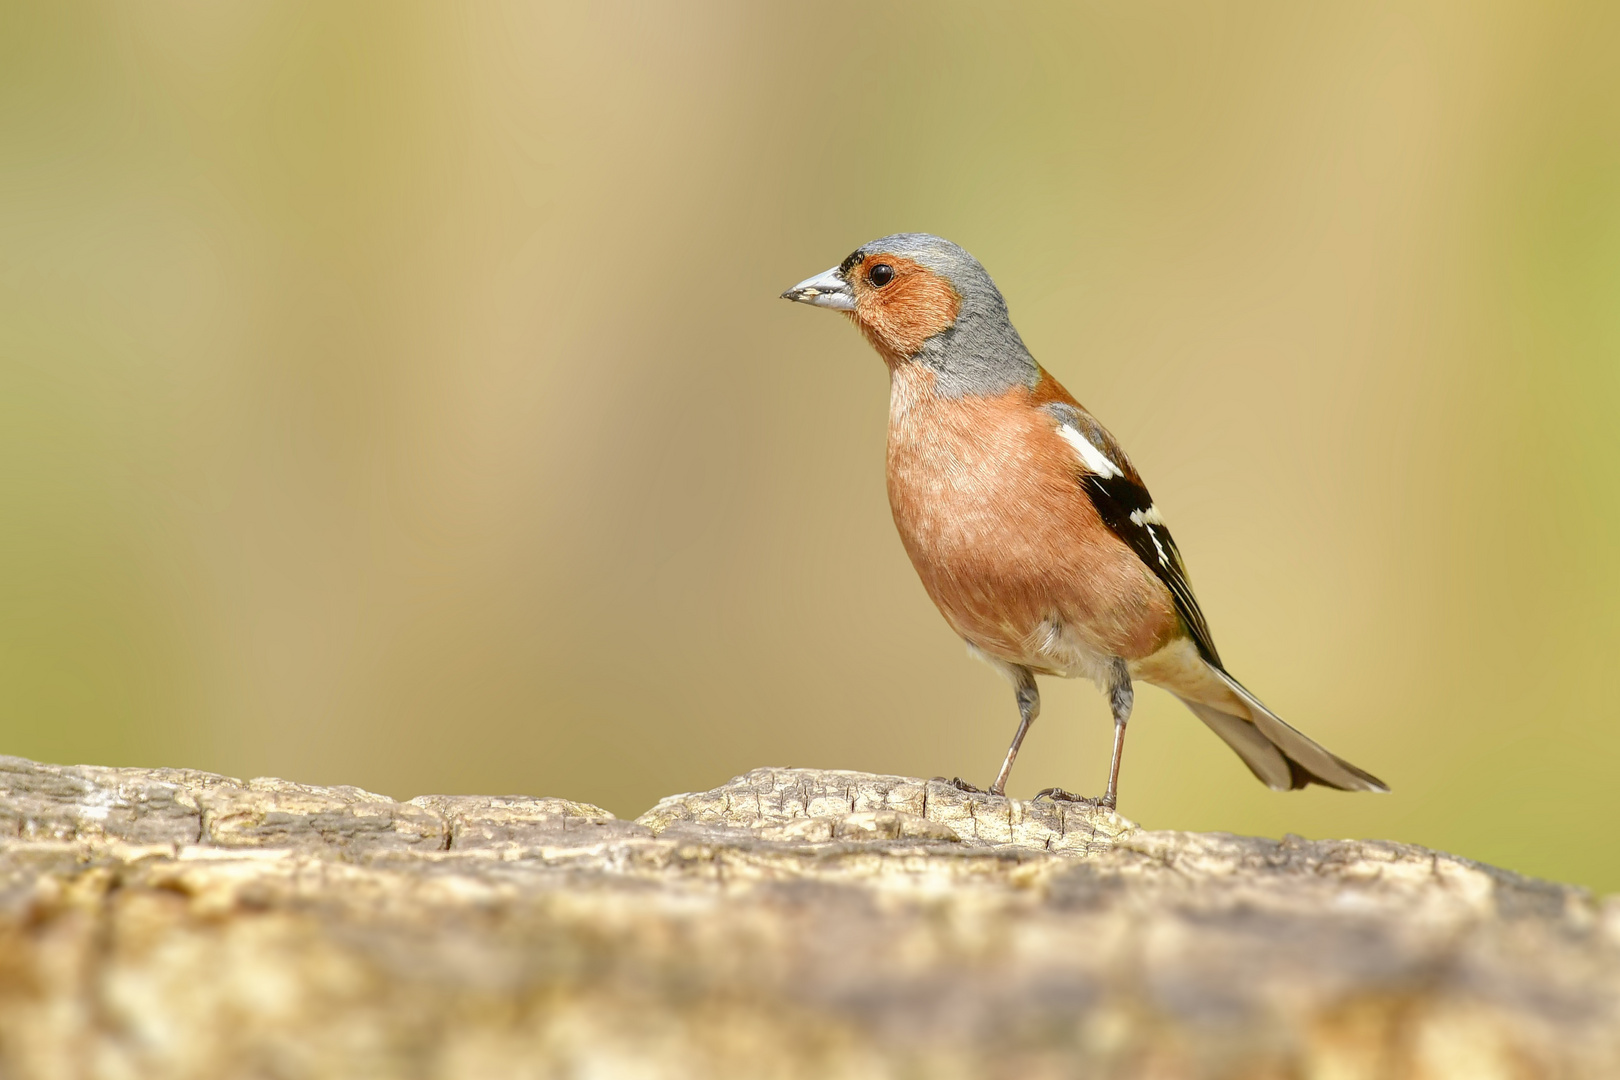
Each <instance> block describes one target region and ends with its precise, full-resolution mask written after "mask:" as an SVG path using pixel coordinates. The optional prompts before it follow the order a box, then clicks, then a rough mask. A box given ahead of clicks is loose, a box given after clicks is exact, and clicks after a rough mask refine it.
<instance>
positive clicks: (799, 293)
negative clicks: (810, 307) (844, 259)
mask: <svg viewBox="0 0 1620 1080" xmlns="http://www.w3.org/2000/svg"><path fill="white" fill-rule="evenodd" d="M782 299H784V300H795V301H797V302H799V303H801V304H814V305H815V306H816V307H824V308H832V309H833V310H834V311H854V310H855V294H854V293H853V292H851V291H850V288H849V282H847V281H845V280H844V275H843V274H842V273H840V272H839V270H838V267H836V266H835V267H833V268H832V269H831V270H828V271H826V272H824V273H820V274H817V275H816V276H815V277H813V278H805V279H804V280H803V281H801V282H799V283H798V284H797V285H795V286H793V288H791V289H789V290H788V291H787V292H785V293H783V294H782Z"/></svg>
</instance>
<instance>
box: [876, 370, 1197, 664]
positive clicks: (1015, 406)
mask: <svg viewBox="0 0 1620 1080" xmlns="http://www.w3.org/2000/svg"><path fill="white" fill-rule="evenodd" d="M892 371H893V375H892V383H891V396H890V409H889V444H888V482H889V506H890V509H891V510H892V511H893V512H894V523H895V526H896V527H897V528H898V529H899V531H900V538H901V541H902V542H903V543H904V544H905V548H906V552H907V554H908V555H910V556H911V562H912V565H913V566H915V567H916V569H917V573H918V574H919V575H920V576H921V578H922V582H923V586H924V588H926V589H927V590H928V594H929V596H931V597H932V598H933V600H934V603H935V604H936V605H937V606H938V607H939V609H940V612H941V613H942V614H943V615H944V616H945V619H946V621H947V622H949V623H950V624H951V626H952V627H953V628H954V629H955V630H956V631H957V632H958V633H959V634H961V635H962V636H963V637H964V638H966V639H967V640H968V641H970V642H972V643H973V644H974V645H976V646H977V647H979V648H980V649H982V650H984V651H985V652H987V653H989V654H990V655H992V656H995V657H997V658H999V659H1002V660H1005V661H1008V662H1010V663H1018V664H1025V665H1027V666H1030V667H1033V668H1035V669H1037V670H1044V671H1051V672H1053V673H1056V674H1074V673H1077V672H1076V671H1075V670H1059V669H1060V668H1063V667H1064V666H1065V665H1066V663H1067V661H1065V660H1063V658H1062V656H1061V655H1059V654H1057V653H1053V651H1052V649H1051V648H1050V644H1051V641H1052V640H1053V634H1054V629H1060V630H1062V631H1063V632H1064V633H1065V634H1067V635H1069V636H1070V637H1071V638H1074V639H1078V640H1079V641H1080V642H1082V643H1083V644H1084V647H1085V648H1086V649H1088V650H1090V651H1091V652H1092V653H1094V654H1095V655H1096V656H1101V657H1110V656H1123V657H1124V658H1125V659H1127V660H1135V659H1140V658H1142V657H1145V656H1148V655H1150V654H1152V653H1153V652H1155V651H1156V650H1157V649H1158V648H1159V647H1160V646H1162V645H1163V644H1165V643H1166V642H1168V641H1169V640H1170V639H1171V638H1172V637H1174V635H1175V633H1176V632H1177V631H1178V627H1179V624H1178V622H1177V616H1176V614H1175V608H1174V604H1173V602H1172V601H1171V598H1170V595H1169V592H1168V591H1167V590H1166V589H1165V588H1164V586H1163V584H1162V583H1160V582H1159V580H1158V579H1157V578H1156V577H1155V576H1154V575H1153V573H1152V571H1151V570H1149V569H1148V568H1147V567H1146V566H1144V565H1143V564H1142V563H1141V561H1140V560H1139V559H1138V558H1137V557H1136V555H1135V554H1134V553H1133V552H1132V551H1131V550H1130V548H1129V547H1127V546H1126V545H1125V544H1124V542H1123V541H1121V540H1119V539H1118V538H1117V537H1116V536H1114V534H1113V533H1112V532H1110V531H1109V529H1108V528H1107V526H1106V525H1104V524H1103V522H1102V520H1101V518H1100V517H1099V516H1098V514H1097V511H1096V509H1095V508H1094V507H1093V506H1092V504H1091V500H1090V499H1089V498H1087V496H1086V495H1085V493H1084V491H1083V490H1082V489H1081V486H1080V484H1079V480H1078V476H1077V472H1076V470H1077V462H1076V460H1075V457H1074V452H1073V450H1072V449H1071V448H1070V447H1069V446H1068V445H1067V444H1066V443H1065V442H1064V441H1063V439H1062V438H1061V437H1060V436H1059V435H1058V434H1057V432H1056V427H1055V425H1054V423H1053V421H1052V420H1051V418H1050V417H1049V416H1048V415H1047V414H1046V413H1044V412H1043V411H1041V410H1040V409H1039V408H1038V407H1037V405H1038V402H1037V401H1036V400H1035V397H1034V395H1033V394H1032V393H1031V391H1029V390H1026V389H1024V388H1022V387H1016V388H1014V389H1013V390H1012V391H1009V392H1008V393H1007V394H1005V395H1002V396H1000V397H995V398H987V397H971V396H969V397H961V398H942V397H937V396H935V394H934V393H933V380H934V376H933V373H932V372H930V371H928V370H927V369H926V368H924V367H922V366H921V365H919V364H902V365H898V366H896V367H895V368H893V369H892ZM1059 652H1060V653H1061V650H1059Z"/></svg>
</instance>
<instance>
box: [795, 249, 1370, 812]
mask: <svg viewBox="0 0 1620 1080" xmlns="http://www.w3.org/2000/svg"><path fill="white" fill-rule="evenodd" d="M782 296H783V298H784V299H788V300H794V301H797V302H799V303H803V304H812V305H814V306H816V307H824V308H831V309H832V310H834V311H841V312H843V313H845V314H846V315H848V316H849V317H850V318H851V319H852V320H853V321H854V323H855V325H856V326H857V327H859V328H860V331H861V333H862V334H864V335H865V337H866V340H867V341H869V342H870V343H871V345H872V347H873V348H874V349H876V350H877V352H878V355H879V356H881V357H882V358H883V361H884V363H885V364H887V365H888V368H889V438H888V481H889V484H888V486H889V507H890V509H891V510H892V511H893V513H894V523H895V526H896V527H897V528H898V529H899V530H900V539H901V541H902V542H903V543H904V544H905V548H906V553H907V554H908V555H910V556H911V563H912V565H913V566H915V567H916V568H917V573H918V575H919V576H921V578H922V582H923V586H924V588H926V589H927V590H928V595H929V596H930V597H932V598H933V601H934V603H935V605H936V606H938V608H939V610H940V613H941V614H942V615H944V616H945V621H946V622H948V623H950V625H951V628H952V629H953V630H955V631H956V632H957V633H958V634H960V635H961V636H962V638H963V639H964V640H965V641H966V642H967V646H968V651H969V652H970V653H972V654H973V655H974V656H977V657H979V658H980V659H982V660H984V661H986V662H987V663H989V664H990V665H991V666H992V667H994V668H995V669H996V670H997V671H999V672H1001V674H1002V675H1004V676H1005V677H1006V678H1007V680H1008V681H1009V682H1011V683H1012V686H1013V691H1014V694H1015V697H1016V699H1017V702H1018V714H1019V719H1018V730H1017V733H1016V734H1014V736H1013V740H1012V745H1011V746H1010V747H1009V748H1008V750H1007V757H1006V760H1005V761H1003V762H1002V765H1001V771H1000V772H999V773H998V774H997V775H996V779H995V782H994V783H993V784H991V786H990V792H991V793H992V794H996V795H1001V794H1004V792H1005V790H1006V786H1007V777H1008V775H1009V774H1010V773H1011V772H1012V767H1013V762H1014V761H1015V760H1016V759H1017V757H1018V749H1019V747H1020V746H1022V745H1023V742H1024V737H1025V736H1026V735H1027V734H1028V733H1029V728H1030V725H1031V724H1032V723H1033V722H1034V720H1035V717H1036V716H1037V715H1038V714H1039V713H1040V707H1041V698H1040V691H1039V690H1038V689H1037V688H1036V685H1035V676H1036V675H1038V674H1039V675H1061V676H1064V677H1066V678H1073V677H1076V676H1083V677H1085V678H1089V679H1091V680H1093V681H1094V682H1096V683H1097V685H1098V686H1099V687H1100V688H1101V689H1103V690H1104V691H1106V693H1107V694H1108V699H1109V704H1110V706H1111V707H1112V710H1113V714H1114V752H1113V759H1112V762H1111V763H1110V765H1109V769H1108V788H1107V790H1106V791H1105V793H1104V794H1103V796H1102V799H1101V800H1100V802H1101V804H1102V805H1104V806H1106V807H1109V808H1112V807H1113V806H1114V805H1115V803H1116V802H1117V799H1118V794H1119V763H1120V755H1121V752H1122V751H1123V749H1124V745H1125V725H1126V722H1127V721H1128V720H1129V719H1130V715H1131V704H1132V700H1133V694H1132V689H1131V687H1132V681H1133V680H1135V679H1141V680H1144V681H1146V682H1149V683H1152V684H1153V685H1155V686H1161V687H1163V688H1165V689H1166V690H1168V691H1170V692H1171V693H1172V694H1174V695H1176V697H1178V698H1180V699H1181V700H1182V702H1184V703H1185V704H1186V706H1187V707H1188V708H1189V709H1191V710H1192V711H1193V712H1194V713H1195V714H1196V715H1197V716H1198V718H1199V719H1200V720H1202V721H1204V723H1206V724H1208V725H1209V726H1210V727H1211V728H1212V729H1214V731H1215V734H1217V735H1219V736H1220V737H1221V738H1222V739H1224V740H1225V741H1226V743H1227V745H1229V746H1230V747H1231V748H1232V749H1233V750H1235V751H1236V752H1237V755H1238V756H1239V757H1240V758H1242V759H1243V762H1244V764H1246V765H1247V766H1248V767H1249V769H1250V770H1251V771H1252V772H1253V773H1254V775H1255V776H1257V777H1258V778H1259V779H1260V780H1261V781H1262V782H1264V783H1265V784H1266V785H1267V786H1268V787H1271V788H1273V789H1275V790H1278V791H1286V790H1290V789H1293V788H1302V787H1305V786H1306V785H1308V784H1322V785H1324V786H1326V787H1332V788H1339V789H1342V790H1345V791H1388V790H1389V789H1388V788H1387V787H1386V786H1385V785H1384V783H1383V782H1382V781H1380V780H1379V779H1377V778H1376V777H1374V776H1373V775H1371V774H1370V773H1367V772H1364V771H1363V770H1361V769H1358V768H1356V766H1354V765H1352V764H1350V763H1349V762H1348V761H1345V760H1344V759H1342V758H1339V757H1336V756H1335V755H1333V754H1331V753H1329V752H1328V751H1327V750H1325V749H1323V748H1322V747H1321V746H1319V745H1317V744H1316V743H1315V742H1313V741H1312V740H1310V739H1308V738H1306V737H1305V736H1304V735H1303V734H1301V733H1300V732H1298V731H1296V730H1295V729H1294V728H1292V727H1290V726H1289V725H1288V724H1286V723H1284V722H1283V720H1282V719H1281V718H1280V717H1279V716H1277V714H1276V713H1274V712H1272V711H1271V710H1270V709H1268V708H1266V706H1265V705H1263V704H1261V702H1260V700H1259V699H1258V698H1256V697H1255V696H1254V695H1253V694H1251V693H1250V692H1249V691H1248V690H1247V689H1245V688H1244V687H1243V685H1242V684H1241V683H1239V682H1238V681H1237V680H1236V679H1234V678H1233V677H1232V676H1231V675H1230V674H1228V673H1227V671H1226V669H1225V667H1224V666H1223V665H1222V664H1221V658H1220V654H1219V653H1217V652H1216V650H1215V641H1214V638H1212V637H1211V636H1210V632H1209V624H1208V623H1206V622H1205V621H1204V614H1203V612H1202V611H1200V610H1199V607H1198V601H1197V599H1196V598H1195V597H1194V596H1193V591H1192V586H1191V585H1190V584H1189V583H1188V580H1187V571H1186V568H1185V567H1184V566H1183V565H1182V561H1181V553H1180V551H1178V550H1177V548H1176V542H1175V541H1174V540H1173V539H1171V536H1170V530H1169V529H1168V528H1166V527H1165V523H1164V519H1163V517H1161V516H1160V514H1159V511H1158V508H1157V507H1155V506H1154V504H1153V497H1152V496H1151V495H1149V494H1148V490H1147V487H1146V486H1145V485H1144V484H1143V483H1142V478H1141V477H1140V476H1139V475H1138V474H1137V472H1136V469H1135V468H1134V467H1132V465H1131V462H1130V459H1129V458H1128V457H1126V456H1125V451H1124V450H1123V449H1121V448H1120V445H1119V443H1118V442H1117V441H1116V440H1115V439H1114V437H1113V436H1112V435H1110V434H1109V433H1108V431H1107V429H1105V428H1104V427H1103V426H1102V425H1101V424H1100V423H1098V422H1097V420H1096V418H1095V417H1093V416H1092V415H1091V414H1090V413H1088V412H1087V411H1086V410H1085V409H1084V408H1082V407H1081V406H1080V403H1079V402H1077V401H1075V400H1074V398H1073V397H1071V396H1070V394H1069V392H1068V391H1067V390H1065V389H1064V388H1063V387H1062V385H1060V384H1059V383H1058V381H1057V380H1056V379H1054V378H1053V377H1052V376H1051V375H1050V374H1048V373H1047V372H1046V371H1044V370H1043V369H1042V368H1041V366H1040V365H1039V364H1037V363H1036V362H1035V359H1034V357H1032V356H1031V355H1030V353H1029V350H1028V349H1027V348H1025V346H1024V342H1023V339H1022V338H1020V337H1019V336H1018V331H1017V330H1015V329H1014V328H1013V325H1012V322H1011V321H1010V320H1009V319H1008V316H1007V304H1006V301H1004V300H1003V299H1002V297H1001V293H1000V292H999V291H998V290H997V289H996V286H995V282H993V281H992V280H991V279H990V275H989V274H987V273H986V272H985V270H984V267H982V266H980V265H979V262H978V260H976V259H974V258H973V256H972V255H969V254H968V253H967V252H966V251H964V250H962V249H961V248H959V247H957V246H956V245H955V244H953V243H951V242H950V241H948V240H943V239H941V238H939V237H937V236H930V235H928V234H926V233H898V234H896V235H894V236H885V237H883V238H882V239H881V240H873V241H872V242H871V243H868V244H864V245H862V246H861V247H860V248H858V249H856V250H855V251H854V252H853V253H852V254H851V255H850V256H849V257H848V258H847V259H845V260H844V261H843V262H842V263H840V264H839V265H837V266H836V267H834V268H832V269H831V270H828V271H827V272H825V273H823V274H817V275H816V276H815V277H812V278H808V279H807V280H805V281H801V282H800V283H799V284H797V285H795V286H793V288H791V289H789V290H788V291H787V292H785V293H783V294H782ZM958 783H959V784H960V785H961V786H963V787H967V788H969V789H970V790H976V789H972V788H971V786H970V785H967V784H962V782H961V781H958ZM1041 794H1042V795H1045V796H1049V797H1052V798H1059V799H1068V800H1075V799H1077V798H1078V797H1077V796H1073V795H1070V794H1069V793H1068V792H1065V791H1062V790H1061V789H1057V788H1049V789H1047V790H1046V791H1044V792H1042V793H1041ZM1037 797H1039V796H1037Z"/></svg>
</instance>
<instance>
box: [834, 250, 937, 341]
mask: <svg viewBox="0 0 1620 1080" xmlns="http://www.w3.org/2000/svg"><path fill="white" fill-rule="evenodd" d="M885 266H886V267H888V268H889V272H888V273H885V272H884V271H883V270H881V269H880V268H881V267H885ZM846 273H847V277H848V280H849V283H850V286H851V288H852V289H853V290H854V292H855V310H854V311H852V312H850V317H851V318H853V319H854V320H855V324H856V325H857V326H859V327H860V328H861V333H863V334H865V335H866V339H867V340H868V341H870V342H871V343H872V347H873V348H875V349H876V350H877V351H878V353H879V354H880V355H881V356H882V357H883V359H884V360H886V361H887V362H888V363H890V364H897V363H900V362H902V361H904V360H908V359H910V358H911V357H913V356H915V355H916V354H917V350H919V349H921V348H922V346H923V342H925V341H927V340H928V339H929V338H931V337H933V336H934V335H935V334H937V333H939V332H940V331H941V330H944V329H945V328H947V327H949V326H950V325H951V324H952V323H954V322H956V315H957V312H958V311H959V310H960V309H961V307H962V298H961V297H960V296H958V295H957V292H956V290H955V289H953V288H951V285H950V282H948V281H946V280H945V279H944V278H942V277H940V276H939V275H938V274H936V273H934V272H933V271H932V270H928V269H925V268H924V267H922V266H919V265H918V264H917V263H915V262H913V261H912V260H910V259H902V258H899V257H897V256H893V255H882V254H879V255H868V256H867V257H866V258H864V259H862V260H861V261H860V263H859V264H858V265H856V266H853V267H851V268H850V269H849V270H848V271H847V272H846ZM885 278H887V280H886V281H885V280H884V279H885Z"/></svg>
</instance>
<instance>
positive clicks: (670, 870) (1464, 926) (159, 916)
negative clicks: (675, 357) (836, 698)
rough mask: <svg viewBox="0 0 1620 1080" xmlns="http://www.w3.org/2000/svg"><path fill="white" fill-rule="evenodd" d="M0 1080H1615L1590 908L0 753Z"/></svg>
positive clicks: (1421, 858)
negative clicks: (391, 794) (993, 1079)
mask: <svg viewBox="0 0 1620 1080" xmlns="http://www.w3.org/2000/svg"><path fill="white" fill-rule="evenodd" d="M0 828H3V829H4V832H5V834H6V835H7V839H6V840H5V841H4V842H3V843H0V937H3V942H0V1075H3V1076H5V1077H8V1078H9V1077H19V1078H20V1077H166V1078H191V1077H198V1078H202V1077H208V1078H236V1077H241V1078H249V1077H252V1078H261V1077H289V1078H291V1077H334V1078H335V1077H346V1078H347V1077H435V1078H436V1077H444V1078H452V1077H455V1078H459V1077H469V1078H471V1077H477V1078H480V1080H487V1078H501V1077H513V1078H517V1077H599V1076H600V1077H617V1076H630V1077H693V1078H696V1077H724V1076H738V1077H823V1078H824V1077H891V1076H892V1077H912V1076H929V1077H970V1076H1007V1077H1013V1076H1017V1077H1092V1076H1096V1077H1152V1078H1158V1080H1178V1078H1206V1077H1208V1078H1214V1077H1246V1078H1247V1077H1277V1078H1287V1077H1300V1078H1304V1077H1322V1078H1361V1077H1365V1078H1380V1080H1382V1078H1388V1077H1393V1078H1412V1080H1429V1078H1450V1077H1457V1078H1464V1077H1466V1078H1468V1080H1491V1078H1497V1077H1502V1078H1519V1077H1609V1076H1616V1075H1620V910H1617V909H1616V907H1615V906H1614V905H1613V904H1609V905H1603V904H1599V903H1596V902H1594V900H1593V899H1592V898H1591V897H1589V896H1588V895H1586V894H1585V893H1583V892H1582V891H1580V890H1577V889H1573V888H1568V887H1565V886H1560V885H1554V884H1549V883H1545V882H1538V881H1532V880H1528V879H1525V878H1522V877H1518V876H1516V875H1513V874H1510V873H1506V872H1504V871H1500V870H1495V869H1492V868H1490V867H1486V866H1481V865H1479V864H1477V863H1473V862H1469V861H1467V860H1465V859H1459V858H1455V857H1453V856H1449V855H1444V854H1440V853H1438V852H1433V851H1427V850H1424V849H1421V848H1416V847H1411V846H1408V845H1403V844H1396V843H1388V842H1381V841H1306V840H1300V839H1298V838H1289V839H1286V840H1283V841H1280V842H1279V841H1273V840H1260V839H1252V838H1242V837H1234V836H1224V835H1200V834H1188V833H1171V832H1149V831H1144V830H1141V829H1139V828H1137V827H1135V826H1134V825H1133V824H1131V823H1130V822H1129V821H1126V820H1125V819H1123V818H1120V817H1118V816H1116V815H1113V814H1108V813H1102V812H1099V811H1096V810H1093V809H1091V808H1089V807H1086V806H1082V805H1070V806H1052V805H1050V804H1045V803H1024V802H1018V801H1016V800H1004V799H996V798H993V797H990V796H986V795H970V794H964V793H962V792H960V791H957V790H956V789H954V788H952V787H950V786H949V785H946V784H943V783H940V782H924V781H921V780H914V779H907V778H903V777H893V776H872V775H867V774H862V773H849V772H829V771H816V770H793V769H759V770H755V771H754V772H751V773H748V774H747V775H745V776H742V777H739V778H737V779H736V780H734V781H732V782H731V783H729V784H727V785H725V786H723V787H721V788H718V789H716V790H714V791H710V792H706V793H702V794H696V795H680V796H675V797H672V798H670V799H666V800H664V801H663V802H661V803H660V804H659V805H658V806H656V807H654V808H653V809H652V810H650V811H648V812H647V813H646V814H644V815H642V817H641V818H640V819H639V820H637V821H635V822H630V821H621V820H618V819H616V818H614V817H613V816H612V815H610V814H608V813H606V812H605V811H602V810H600V809H598V808H596V807H592V806H588V805H585V804H581V803H575V802H569V801H566V800H561V799H537V798H527V797H511V798H490V797H472V796H428V797H423V798H418V799H413V800H411V801H409V802H404V803H401V802H395V801H393V800H390V799H386V798H383V797H380V796H376V795H372V794H369V793H367V792H363V791H360V790H358V789H355V788H316V787H308V786H304V785H299V784H292V783H287V782H285V781H279V780H255V781H249V782H242V781H237V780H232V779H229V778H226V777H220V776H213V775H210V774H205V773H196V772H185V771H175V770H138V769H98V768H88V767H80V768H64V767H56V766H46V765H37V764H34V763H32V762H27V761H22V760H19V759H15V758H7V759H0Z"/></svg>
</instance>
